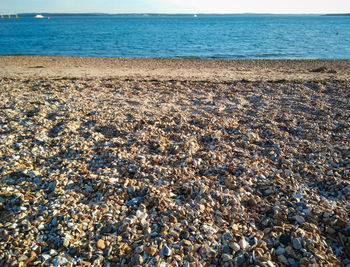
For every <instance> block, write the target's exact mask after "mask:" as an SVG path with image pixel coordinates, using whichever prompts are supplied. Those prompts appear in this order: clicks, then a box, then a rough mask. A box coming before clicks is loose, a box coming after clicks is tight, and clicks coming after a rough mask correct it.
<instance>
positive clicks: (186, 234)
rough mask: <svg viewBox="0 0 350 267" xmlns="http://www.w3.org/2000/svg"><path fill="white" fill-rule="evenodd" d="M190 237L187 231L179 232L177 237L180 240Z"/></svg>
mask: <svg viewBox="0 0 350 267" xmlns="http://www.w3.org/2000/svg"><path fill="white" fill-rule="evenodd" d="M189 236H190V233H189V232H188V231H181V232H180V235H179V237H180V238H181V239H188V238H189Z"/></svg>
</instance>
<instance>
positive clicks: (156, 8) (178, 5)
mask: <svg viewBox="0 0 350 267" xmlns="http://www.w3.org/2000/svg"><path fill="white" fill-rule="evenodd" d="M25 12H30V13H32V12H33V13H44V12H53V13H55V12H57V13H59V12H70V13H90V12H91V13H95V12H96V13H100V12H101V13H190V14H197V13H278V14H285V13H287V14H297V13H304V14H305V13H306V14H310V13H350V0H332V1H330V0H214V1H213V0H211V1H208V0H0V13H2V14H9V13H12V14H13V13H25Z"/></svg>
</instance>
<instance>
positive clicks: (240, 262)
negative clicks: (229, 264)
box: [233, 252, 246, 266]
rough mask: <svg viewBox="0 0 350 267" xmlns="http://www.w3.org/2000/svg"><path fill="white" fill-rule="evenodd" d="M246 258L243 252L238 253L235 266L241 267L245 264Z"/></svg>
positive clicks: (234, 261)
mask: <svg viewBox="0 0 350 267" xmlns="http://www.w3.org/2000/svg"><path fill="white" fill-rule="evenodd" d="M245 261H246V257H245V255H244V253H243V252H241V253H238V255H237V256H236V257H235V258H234V259H233V264H234V266H241V265H243V264H244V263H245Z"/></svg>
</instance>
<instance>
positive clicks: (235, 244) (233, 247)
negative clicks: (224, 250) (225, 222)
mask: <svg viewBox="0 0 350 267" xmlns="http://www.w3.org/2000/svg"><path fill="white" fill-rule="evenodd" d="M230 247H231V248H232V250H233V251H234V252H237V251H239V250H240V249H241V247H240V246H239V245H238V244H237V243H236V242H232V243H230Z"/></svg>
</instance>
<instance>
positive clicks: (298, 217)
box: [294, 215, 305, 224]
mask: <svg viewBox="0 0 350 267" xmlns="http://www.w3.org/2000/svg"><path fill="white" fill-rule="evenodd" d="M294 220H296V221H297V222H298V223H300V224H301V223H304V222H305V219H304V217H302V216H299V215H295V216H294Z"/></svg>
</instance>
